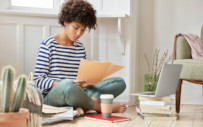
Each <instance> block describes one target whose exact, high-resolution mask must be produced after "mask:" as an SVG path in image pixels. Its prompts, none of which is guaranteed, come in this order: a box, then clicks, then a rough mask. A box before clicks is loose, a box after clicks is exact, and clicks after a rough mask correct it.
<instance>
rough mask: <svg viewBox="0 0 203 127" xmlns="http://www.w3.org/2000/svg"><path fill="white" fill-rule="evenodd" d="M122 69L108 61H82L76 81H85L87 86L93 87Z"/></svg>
mask: <svg viewBox="0 0 203 127" xmlns="http://www.w3.org/2000/svg"><path fill="white" fill-rule="evenodd" d="M122 68H123V66H120V65H117V64H114V63H112V62H109V61H105V62H103V63H101V62H99V61H89V60H85V59H82V60H81V61H80V66H79V70H78V74H77V80H87V84H88V85H93V84H96V83H98V82H99V81H101V80H102V79H104V78H106V77H108V76H110V75H112V74H113V73H115V72H117V71H119V70H120V69H122Z"/></svg>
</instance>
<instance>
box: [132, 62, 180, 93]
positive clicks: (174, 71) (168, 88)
mask: <svg viewBox="0 0 203 127" xmlns="http://www.w3.org/2000/svg"><path fill="white" fill-rule="evenodd" d="M181 70H182V64H164V65H163V67H162V70H161V73H160V76H159V80H158V83H157V88H156V92H141V93H133V94H131V95H135V96H151V97H162V96H169V95H172V94H175V93H176V88H177V85H178V81H179V78H180V73H181Z"/></svg>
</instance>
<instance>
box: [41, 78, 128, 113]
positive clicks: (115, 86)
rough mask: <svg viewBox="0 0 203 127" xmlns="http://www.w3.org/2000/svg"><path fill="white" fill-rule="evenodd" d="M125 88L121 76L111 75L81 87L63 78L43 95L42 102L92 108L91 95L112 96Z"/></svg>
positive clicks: (97, 96)
mask: <svg viewBox="0 0 203 127" xmlns="http://www.w3.org/2000/svg"><path fill="white" fill-rule="evenodd" d="M125 88H126V85H125V82H124V80H123V79H122V78H119V77H113V78H108V79H105V80H102V81H100V82H99V83H97V84H95V85H92V86H90V87H88V88H81V87H80V86H78V85H77V84H75V83H73V81H72V80H69V79H65V80H62V81H60V82H59V83H57V84H56V85H55V86H54V87H53V88H52V89H51V91H49V93H48V94H47V95H46V96H45V97H44V104H48V105H52V106H58V107H61V106H73V107H81V108H83V109H87V110H89V109H92V108H93V107H94V102H93V100H92V99H91V97H95V98H98V99H100V98H99V97H100V95H101V94H113V95H114V98H115V97H117V96H118V95H120V94H121V93H122V92H123V91H124V90H125Z"/></svg>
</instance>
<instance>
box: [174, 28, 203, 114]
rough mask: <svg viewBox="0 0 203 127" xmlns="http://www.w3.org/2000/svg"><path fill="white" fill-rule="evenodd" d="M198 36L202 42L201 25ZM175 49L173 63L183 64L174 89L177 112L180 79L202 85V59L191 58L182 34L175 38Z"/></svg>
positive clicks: (178, 110)
mask: <svg viewBox="0 0 203 127" xmlns="http://www.w3.org/2000/svg"><path fill="white" fill-rule="evenodd" d="M200 38H201V41H202V42H203V26H202V30H201V36H200ZM175 51H176V58H175V60H174V64H183V68H182V71H181V74H180V79H179V82H178V86H177V90H176V112H177V113H179V112H180V98H181V86H182V81H183V80H186V81H188V82H191V83H194V84H201V85H203V60H197V59H192V56H191V48H190V46H189V44H188V42H187V41H186V39H185V38H184V37H183V36H182V35H180V36H178V37H177V38H176V49H175Z"/></svg>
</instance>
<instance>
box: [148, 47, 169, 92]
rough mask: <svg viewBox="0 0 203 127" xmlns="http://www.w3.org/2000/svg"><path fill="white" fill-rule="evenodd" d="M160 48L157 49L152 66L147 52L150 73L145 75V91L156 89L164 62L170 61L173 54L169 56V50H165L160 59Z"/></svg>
mask: <svg viewBox="0 0 203 127" xmlns="http://www.w3.org/2000/svg"><path fill="white" fill-rule="evenodd" d="M159 54H160V49H155V51H154V55H153V64H152V68H150V63H149V59H148V57H147V55H146V54H145V59H146V61H147V66H148V73H147V74H145V75H144V88H145V91H153V92H154V91H155V90H156V86H157V83H158V80H159V74H160V72H161V69H162V66H163V64H164V63H168V62H170V60H171V58H172V55H170V56H168V50H166V51H164V52H163V55H162V56H161V58H160V59H159Z"/></svg>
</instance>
